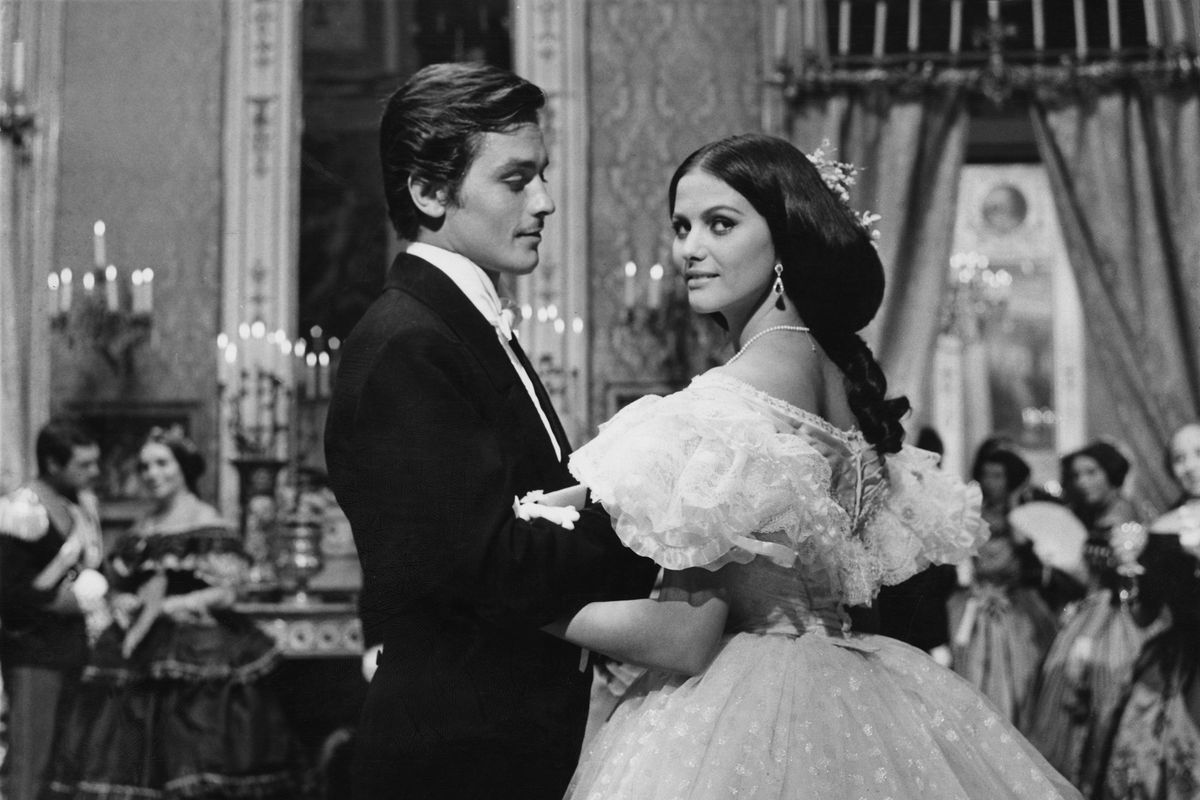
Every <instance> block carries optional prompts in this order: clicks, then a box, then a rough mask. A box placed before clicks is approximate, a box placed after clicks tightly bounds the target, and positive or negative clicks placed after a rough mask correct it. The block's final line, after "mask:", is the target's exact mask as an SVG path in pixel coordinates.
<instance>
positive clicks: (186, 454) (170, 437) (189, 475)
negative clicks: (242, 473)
mask: <svg viewBox="0 0 1200 800" xmlns="http://www.w3.org/2000/svg"><path fill="white" fill-rule="evenodd" d="M148 444H161V445H162V446H164V447H166V448H167V449H168V450H170V451H171V455H173V456H174V457H175V460H176V461H177V462H178V463H179V471H180V472H182V473H183V482H184V483H185V484H186V485H187V488H188V489H190V490H191V491H192V492H193V493H195V492H196V491H197V490H196V486H197V485H198V483H199V481H200V476H201V475H203V474H204V467H205V463H204V456H202V455H200V448H198V447H196V444H195V442H193V441H192V440H191V439H189V438H187V437H186V436H184V435H183V431H181V430H179V429H178V428H152V429H151V430H150V433H149V434H148V435H147V436H146V441H145V442H143V444H142V446H143V447H145V446H146V445H148Z"/></svg>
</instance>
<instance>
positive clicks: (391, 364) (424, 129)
mask: <svg viewBox="0 0 1200 800" xmlns="http://www.w3.org/2000/svg"><path fill="white" fill-rule="evenodd" d="M544 102H545V99H544V96H543V94H542V92H541V90H540V89H538V88H537V87H536V86H534V85H532V84H530V83H528V82H527V81H525V80H522V79H521V78H518V77H517V76H515V75H512V74H511V73H508V72H505V71H503V70H499V69H496V68H493V67H487V66H483V65H468V64H439V65H433V66H431V67H426V68H425V69H422V70H421V71H420V72H418V73H417V74H416V75H415V76H413V78H411V79H410V80H409V81H408V82H406V83H405V85H403V86H402V87H400V89H398V90H397V91H396V92H395V93H394V94H393V95H392V96H391V98H389V100H388V103H387V106H386V110H385V111H384V115H383V119H382V122H381V128H380V145H381V160H382V165H383V180H384V191H385V193H386V195H387V201H388V209H389V215H390V217H391V220H392V223H393V225H394V226H395V228H396V231H397V232H398V233H399V235H400V236H401V238H403V239H405V240H406V241H408V242H410V243H411V244H410V245H409V247H408V250H407V252H405V253H402V254H401V255H400V256H398V257H397V259H396V261H395V262H394V263H393V265H392V267H391V269H390V271H389V273H388V276H387V279H386V282H385V285H384V291H383V294H382V295H381V296H380V297H379V299H378V300H376V301H375V303H374V304H373V305H372V306H371V308H370V309H369V310H368V311H367V313H366V315H365V316H364V317H363V319H362V320H361V321H360V322H359V323H358V325H357V326H356V328H355V329H354V331H353V332H352V333H351V335H350V336H349V338H348V339H347V341H346V343H345V346H344V347H343V350H342V360H341V364H340V369H339V375H338V381H337V386H336V388H335V390H334V393H333V398H332V402H331V405H330V409H329V416H328V419H327V421H326V429H325V452H326V459H327V463H328V467H329V477H330V483H331V485H332V486H333V489H334V492H335V493H336V495H337V499H338V502H339V503H340V504H341V506H342V508H343V509H344V510H345V512H346V515H347V516H348V517H349V519H350V524H351V527H352V529H353V531H354V539H355V543H356V545H357V547H358V555H359V559H360V561H361V562H362V567H363V588H362V594H361V596H360V613H361V616H362V620H363V625H364V632H365V635H366V637H367V638H368V640H370V641H372V642H376V641H378V642H382V644H383V651H382V655H381V656H380V659H379V668H378V671H377V672H376V673H375V676H374V678H373V679H372V681H371V685H370V689H369V692H368V695H367V700H366V703H365V706H364V710H363V714H362V719H361V724H360V727H359V730H358V745H357V747H358V751H357V754H356V763H355V768H354V773H355V797H356V798H358V800H367V799H368V798H371V799H372V800H373V799H374V798H408V797H411V798H423V799H430V800H432V799H436V798H507V797H512V798H524V799H526V800H538V798H559V797H561V795H562V792H563V790H564V788H565V786H566V784H567V781H568V779H569V777H570V775H571V772H572V770H573V768H574V764H575V762H576V759H577V758H578V755H579V747H580V742H581V737H582V734H583V728H584V723H585V719H586V715H587V707H588V694H589V687H590V675H591V673H590V671H588V670H587V669H585V668H584V667H586V662H585V661H583V660H581V652H580V650H579V649H578V648H576V647H572V646H570V645H568V644H567V643H565V642H563V641H560V640H558V639H555V638H552V637H551V636H549V635H548V634H546V633H544V632H543V631H542V630H541V627H542V626H543V625H546V624H547V623H549V622H551V621H552V620H554V619H556V618H558V617H561V616H563V615H566V614H569V613H572V612H573V611H575V610H577V609H578V608H580V607H581V606H582V605H584V604H586V603H588V602H590V601H592V600H600V599H618V598H632V597H638V596H646V595H647V594H648V593H649V591H650V589H651V586H652V582H653V578H654V573H655V568H654V566H653V565H652V564H650V562H648V561H645V560H643V559H640V558H638V557H636V556H634V555H632V554H631V553H630V552H629V551H628V550H626V549H625V548H624V547H622V546H621V545H620V543H619V541H618V540H617V538H616V537H615V535H614V534H613V532H612V528H611V524H610V523H609V520H608V518H607V516H606V515H605V514H604V513H603V511H602V510H601V509H598V508H591V507H589V508H585V509H584V510H583V511H581V512H580V517H579V519H578V520H577V521H576V522H575V524H574V530H565V529H563V528H561V527H559V526H557V525H554V524H552V523H550V522H549V521H547V520H545V519H534V520H524V519H520V518H519V517H518V515H517V514H516V513H515V511H514V498H515V497H518V496H522V495H524V494H525V493H526V492H529V491H531V490H534V489H546V490H554V489H557V488H561V487H564V486H567V485H570V484H572V483H574V481H573V480H572V479H571V477H570V474H569V473H568V471H567V469H566V458H567V455H568V453H569V445H568V443H567V441H566V438H565V436H564V434H563V430H562V427H561V425H560V423H559V421H558V419H557V417H556V416H555V412H554V409H553V408H552V407H551V405H550V402H549V398H548V396H547V395H546V391H545V389H544V388H543V387H542V385H541V383H540V382H539V381H538V378H537V376H536V375H535V374H534V372H533V369H532V368H531V366H530V364H529V361H528V359H527V358H526V357H525V354H524V353H523V352H522V350H521V347H520V345H519V344H518V342H517V340H516V339H515V338H511V331H510V329H509V327H508V324H507V321H506V320H505V318H504V317H503V315H502V314H501V309H500V303H499V300H498V298H497V295H496V290H495V285H494V278H495V276H496V275H497V274H499V273H506V274H510V275H524V274H528V273H529V272H531V271H532V270H533V269H534V268H535V267H536V266H537V264H538V246H539V244H540V242H541V231H542V229H543V226H544V224H545V220H546V217H548V216H549V215H550V214H551V213H553V211H554V202H553V200H552V199H551V198H550V195H549V194H548V192H547V189H546V182H545V174H544V173H545V170H546V166H547V155H546V148H545V145H544V143H543V139H542V133H541V130H540V128H539V127H538V117H537V115H538V112H539V110H540V109H541V107H542V105H543V104H544Z"/></svg>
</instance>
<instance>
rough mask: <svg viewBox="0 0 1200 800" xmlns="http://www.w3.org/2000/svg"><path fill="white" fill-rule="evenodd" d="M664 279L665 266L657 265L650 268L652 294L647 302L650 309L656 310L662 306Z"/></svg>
mask: <svg viewBox="0 0 1200 800" xmlns="http://www.w3.org/2000/svg"><path fill="white" fill-rule="evenodd" d="M662 279H663V265H662V264H655V265H654V266H652V267H651V268H650V293H649V295H648V297H647V300H646V305H648V306H649V307H650V308H654V309H656V308H658V307H659V306H660V305H662Z"/></svg>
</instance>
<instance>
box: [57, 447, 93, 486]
mask: <svg viewBox="0 0 1200 800" xmlns="http://www.w3.org/2000/svg"><path fill="white" fill-rule="evenodd" d="M48 467H49V471H50V480H51V483H53V484H54V487H55V488H56V489H58V490H59V491H60V492H62V493H63V494H65V495H68V496H71V497H74V496H75V495H76V494H78V493H79V492H80V491H81V490H83V489H89V488H91V486H92V484H94V483H95V482H96V479H97V478H99V477H100V448H99V447H97V446H96V445H94V444H89V445H77V446H75V447H72V448H71V458H70V460H69V461H67V463H66V464H57V463H55V462H54V461H51V462H50V463H49V464H48Z"/></svg>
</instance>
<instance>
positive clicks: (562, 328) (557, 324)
mask: <svg viewBox="0 0 1200 800" xmlns="http://www.w3.org/2000/svg"><path fill="white" fill-rule="evenodd" d="M554 332H555V333H557V334H558V335H560V336H561V335H562V334H564V333H566V332H567V321H566V320H565V319H563V318H562V317H559V318H558V319H556V320H554Z"/></svg>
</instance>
